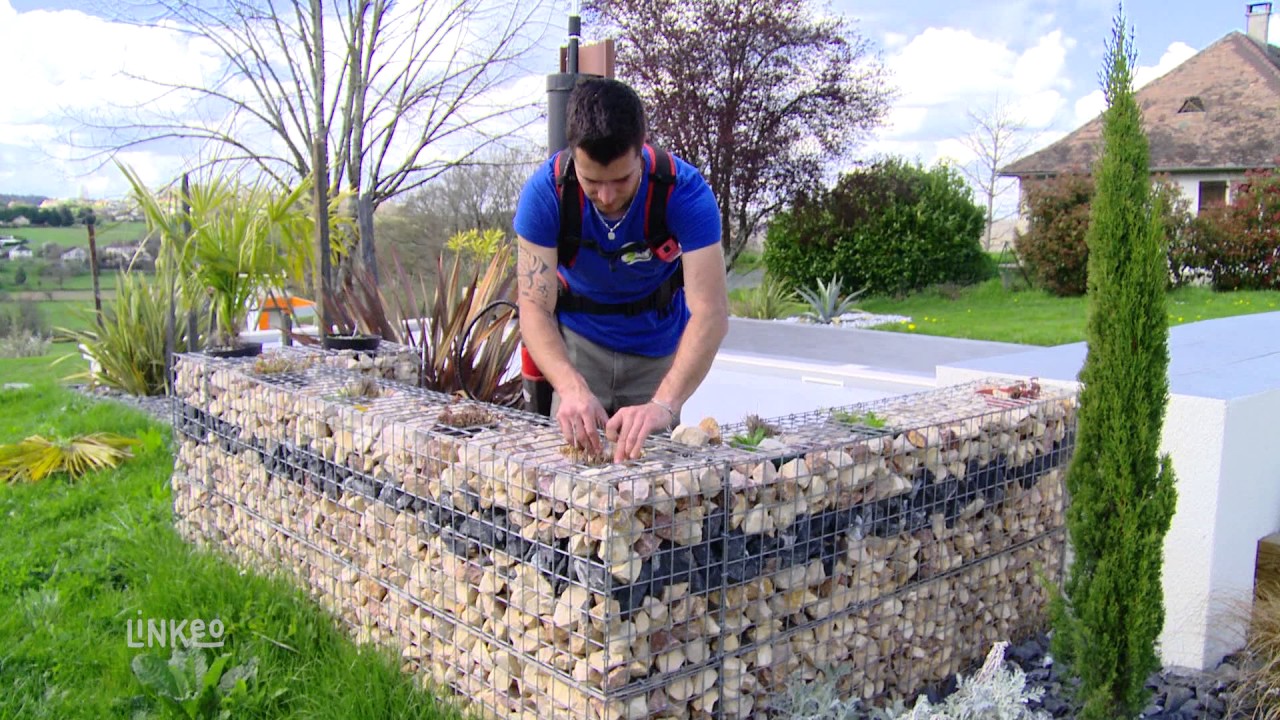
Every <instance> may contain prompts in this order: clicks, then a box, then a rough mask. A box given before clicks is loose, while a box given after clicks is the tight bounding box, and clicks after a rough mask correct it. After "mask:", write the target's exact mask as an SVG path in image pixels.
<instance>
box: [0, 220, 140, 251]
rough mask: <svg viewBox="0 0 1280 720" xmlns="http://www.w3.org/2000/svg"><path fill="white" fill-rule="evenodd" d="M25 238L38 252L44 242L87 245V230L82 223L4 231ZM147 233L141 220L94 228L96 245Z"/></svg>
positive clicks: (122, 241) (108, 243)
mask: <svg viewBox="0 0 1280 720" xmlns="http://www.w3.org/2000/svg"><path fill="white" fill-rule="evenodd" d="M4 233H5V234H6V235H9V234H12V235H15V236H17V237H20V238H26V239H27V240H28V241H29V242H30V247H31V249H32V251H33V252H39V250H40V247H41V246H42V245H44V244H45V243H50V242H51V243H57V244H59V245H63V246H65V247H75V246H80V247H84V248H87V247H89V231H88V230H87V229H86V228H85V226H84V225H73V226H71V227H60V228H57V227H25V228H9V229H7V230H5V231H4ZM146 234H147V224H146V223H142V222H122V223H113V222H109V223H102V224H99V225H98V226H97V228H96V233H95V241H96V242H97V244H98V247H103V246H106V245H112V244H115V243H132V242H137V241H139V240H142V239H143V238H144V237H146Z"/></svg>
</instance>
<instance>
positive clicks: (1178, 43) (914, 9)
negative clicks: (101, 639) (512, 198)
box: [0, 0, 1280, 198]
mask: <svg viewBox="0 0 1280 720" xmlns="http://www.w3.org/2000/svg"><path fill="white" fill-rule="evenodd" d="M550 1H551V2H553V3H558V4H555V5H550V6H549V7H548V10H547V12H548V15H549V17H548V27H549V28H551V30H550V31H549V33H548V40H547V42H548V43H549V44H548V47H552V48H553V47H554V46H555V43H557V42H559V41H561V40H562V37H559V36H557V35H558V34H560V35H562V32H561V31H560V30H558V29H557V28H558V27H563V25H562V24H561V22H560V21H559V20H558V19H557V18H558V17H563V16H564V15H565V14H567V11H568V8H569V5H568V2H567V0H550ZM1245 5H1246V3H1245V2H1243V1H1237V0H1135V1H1132V2H1129V3H1127V4H1126V6H1125V13H1126V15H1127V16H1128V19H1129V21H1130V23H1131V25H1132V26H1133V28H1134V33H1135V40H1136V47H1137V51H1138V70H1137V73H1136V79H1137V82H1138V83H1139V84H1143V83H1145V82H1149V81H1150V80H1151V79H1154V78H1155V77H1158V76H1160V75H1161V74H1163V73H1165V72H1167V71H1168V70H1170V69H1171V68H1173V67H1175V66H1176V65H1177V64H1178V63H1180V62H1182V61H1183V60H1185V59H1186V58H1188V57H1190V56H1191V55H1193V54H1195V53H1196V52H1197V51H1199V50H1202V49H1204V48H1205V47H1208V46H1209V45H1210V44H1212V43H1213V42H1214V41H1215V40H1217V39H1219V38H1220V37H1222V36H1223V35H1225V34H1226V33H1228V32H1230V31H1232V30H1243V29H1244V25H1245ZM104 7H108V5H105V4H103V3H100V2H84V1H83V0H0V47H3V48H5V54H6V57H7V58H8V59H9V63H8V67H7V68H6V72H5V73H3V74H0V97H2V98H4V99H5V100H4V101H3V102H2V103H0V193H11V194H30V195H43V196H48V197H55V198H71V197H89V198H102V197H120V196H123V195H124V194H125V192H126V185H125V182H124V179H123V177H121V175H120V173H119V171H118V170H116V169H115V168H114V166H112V165H110V164H105V165H104V164H103V158H102V157H98V158H96V159H92V160H89V161H85V160H82V159H80V156H81V155H83V154H84V151H83V150H82V149H77V147H76V139H77V138H83V137H84V128H83V125H81V124H80V123H81V122H82V121H83V118H85V117H87V116H92V115H95V114H98V115H101V114H111V113H117V112H121V111H122V110H121V109H122V108H128V107H129V106H131V105H139V104H143V105H146V106H147V107H150V108H155V107H157V106H158V107H164V103H166V102H174V103H176V101H174V100H172V99H157V98H156V97H155V90H154V87H152V86H147V85H146V84H143V83H139V82H138V81H136V80H131V79H130V78H129V77H128V76H129V75H131V74H132V75H143V76H147V77H151V78H153V79H159V80H183V81H187V80H190V79H191V78H193V77H199V76H200V75H201V73H206V72H210V71H211V69H212V68H214V67H215V66H216V64H217V56H216V55H215V54H214V53H213V52H212V51H211V50H210V48H208V47H207V46H202V45H201V44H200V43H196V42H192V41H190V40H189V39H187V38H185V37H183V36H181V35H180V34H178V33H174V32H171V31H168V30H164V29H160V28H143V27H137V26H134V25H129V24H124V23H120V22H116V21H113V20H111V19H109V18H108V16H107V15H106V14H105V12H106V11H104V10H103V9H102V8H104ZM827 10H828V11H829V12H832V13H836V14H841V15H844V16H845V17H847V18H849V19H850V20H852V21H853V22H854V23H855V24H854V27H855V28H856V30H857V31H858V32H859V33H860V34H862V35H863V36H864V37H865V38H867V39H868V40H869V41H870V43H871V47H872V49H873V50H874V51H875V52H877V53H878V54H879V55H880V57H881V59H882V60H883V62H884V64H885V66H886V67H887V68H888V69H889V71H890V72H891V80H890V81H891V83H892V84H893V85H894V86H896V87H897V88H898V94H897V98H896V99H895V101H894V105H893V108H892V109H891V111H890V114H889V121H888V123H887V124H886V126H885V127H883V128H881V129H880V130H879V131H878V132H876V133H875V135H874V136H873V137H872V138H871V139H870V140H869V141H868V142H867V143H866V144H864V145H863V146H861V147H860V148H858V150H857V151H856V153H855V154H856V155H858V156H860V157H869V156H872V155H876V154H887V153H892V154H899V155H905V156H907V157H910V158H915V159H918V160H920V161H921V162H923V163H926V164H929V163H933V162H935V161H938V160H939V159H948V160H950V161H953V162H956V163H961V164H963V163H966V162H970V161H972V154H971V153H970V152H969V151H968V150H967V149H966V148H965V147H964V145H963V143H961V142H960V139H961V138H962V137H964V136H965V135H966V134H967V133H968V132H969V131H970V130H971V128H972V121H971V119H970V118H969V115H968V113H969V112H979V113H981V112H984V111H988V110H990V109H991V108H993V107H995V106H996V105H997V104H1002V105H1004V106H1006V107H1007V108H1008V109H1009V110H1010V112H1011V114H1012V115H1013V116H1015V117H1016V118H1018V119H1020V120H1021V121H1022V123H1023V124H1024V125H1025V126H1026V133H1027V138H1028V142H1029V143H1030V147H1029V150H1034V149H1037V148H1039V147H1043V146H1045V145H1047V144H1049V143H1051V142H1053V141H1054V140H1056V139H1058V138H1060V137H1062V136H1063V135H1065V134H1066V133H1068V132H1070V131H1071V130H1073V129H1074V128H1076V127H1078V126H1079V125H1080V124H1082V123H1084V122H1085V121H1087V120H1089V119H1090V118H1092V117H1093V116H1095V115H1096V114H1097V113H1099V112H1100V111H1101V110H1102V109H1103V107H1104V103H1103V99H1102V93H1101V91H1100V89H1099V83H1098V73H1099V70H1100V68H1101V64H1102V55H1103V50H1104V43H1105V42H1106V40H1107V39H1108V38H1109V36H1110V32H1111V23H1112V18H1113V15H1114V14H1115V10H1116V4H1115V3H1114V2H1112V1H1111V0H981V1H978V0H916V1H915V2H902V0H832V2H831V4H830V5H829V7H828V8H827ZM117 12H119V10H117ZM584 34H585V35H586V36H587V37H588V38H590V37H591V35H590V28H586V29H585V33H584ZM1270 40H1271V42H1272V43H1275V44H1280V2H1277V3H1276V15H1275V16H1274V17H1273V18H1272V22H1271V30H1270ZM554 58H555V55H554V50H551V51H549V52H547V53H546V58H545V59H546V62H545V65H546V67H541V68H540V67H536V61H537V58H535V59H534V60H535V63H534V64H535V66H534V67H530V68H529V72H528V74H527V76H525V77H523V78H519V79H517V80H516V81H515V82H513V83H512V84H511V86H510V88H509V92H510V94H511V95H512V96H513V97H515V96H520V97H526V98H529V97H532V98H537V97H538V96H539V94H540V93H542V92H544V88H545V85H544V80H543V78H542V75H544V74H546V73H547V72H550V71H551V70H552V69H553V68H552V64H553V63H554V62H555V60H554ZM174 109H175V110H177V109H180V108H178V107H177V105H176V104H175V107H174ZM531 136H532V137H545V130H539V129H538V128H534V129H533V130H532V132H531ZM120 158H121V159H122V160H123V161H124V162H126V163H128V164H129V165H130V166H131V167H133V168H134V169H135V170H136V171H138V173H139V174H140V175H141V176H142V177H143V178H144V179H145V180H146V181H148V182H149V183H161V182H164V181H166V180H168V179H169V178H171V177H172V176H173V175H174V174H176V172H177V171H178V168H179V167H180V165H181V162H182V156H181V155H180V154H179V151H177V149H176V148H174V147H173V146H144V147H140V148H132V149H130V150H128V151H127V152H124V153H122V154H121V156H120Z"/></svg>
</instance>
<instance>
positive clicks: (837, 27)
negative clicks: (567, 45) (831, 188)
mask: <svg viewBox="0 0 1280 720" xmlns="http://www.w3.org/2000/svg"><path fill="white" fill-rule="evenodd" d="M588 19H590V20H592V22H591V23H589V24H588V26H589V27H596V25H597V23H600V24H601V25H602V26H603V27H604V28H605V30H606V31H613V32H616V33H617V34H618V37H619V44H618V68H619V76H620V77H623V78H625V79H626V80H627V81H628V82H629V83H631V84H632V85H633V86H634V87H635V88H636V90H637V92H639V93H640V95H641V96H642V97H644V98H645V100H646V101H647V104H648V107H649V111H650V118H651V119H650V128H649V129H650V134H651V136H652V137H653V139H654V141H655V142H658V143H661V144H663V145H664V146H666V147H667V148H668V149H670V150H671V151H673V152H675V153H676V154H677V155H679V156H681V157H683V158H685V159H686V160H688V161H689V162H691V163H693V164H694V165H696V166H698V167H699V168H700V169H701V170H702V171H703V173H704V174H705V175H706V178H707V182H708V183H709V184H710V185H711V189H712V191H713V192H714V193H715V196H716V201H717V203H718V204H719V206H720V218H721V225H722V229H723V230H722V231H723V238H722V242H723V244H724V248H725V259H726V262H727V263H729V264H730V265H732V263H733V260H734V259H735V258H736V257H737V255H738V253H740V252H741V251H742V249H743V247H744V246H745V245H746V243H747V240H748V239H749V238H750V237H751V235H752V234H753V233H754V232H755V230H756V228H757V227H758V225H759V223H760V221H761V220H762V219H763V218H764V217H766V216H767V215H769V214H770V213H772V212H773V211H774V210H776V209H777V208H778V207H779V206H780V205H781V204H782V203H784V202H786V201H788V200H789V199H790V198H791V197H793V196H794V195H795V194H796V193H797V192H799V191H800V190H803V189H806V188H810V187H812V186H814V185H816V184H820V183H821V182H822V181H823V179H824V177H823V176H824V173H825V172H826V171H827V170H829V169H831V168H832V167H834V166H836V165H837V164H838V163H839V162H840V161H842V160H844V159H846V158H847V157H848V155H849V153H850V151H851V150H852V149H853V148H854V147H856V145H857V144H858V142H859V141H861V140H862V139H864V138H865V137H866V135H867V134H868V132H869V131H871V130H872V129H874V128H875V127H876V126H878V125H879V124H880V122H881V121H882V120H883V118H884V116H885V113H886V112H887V110H888V105H889V100H890V99H891V97H892V92H891V91H890V90H889V88H888V87H887V84H886V82H885V78H886V74H885V70H884V67H883V64H882V63H881V62H880V60H879V58H878V57H876V56H875V55H874V54H873V52H872V51H871V48H870V46H869V43H868V42H867V40H866V39H865V38H863V37H862V36H860V35H859V34H858V33H857V32H855V30H854V29H853V27H852V26H851V24H850V23H849V22H848V21H846V20H844V19H842V18H838V17H831V16H826V15H822V14H820V13H819V11H818V10H817V8H816V7H815V6H813V5H812V4H811V3H810V2H809V0H742V1H741V2H740V1H739V0H594V5H593V6H592V7H591V8H589V13H588Z"/></svg>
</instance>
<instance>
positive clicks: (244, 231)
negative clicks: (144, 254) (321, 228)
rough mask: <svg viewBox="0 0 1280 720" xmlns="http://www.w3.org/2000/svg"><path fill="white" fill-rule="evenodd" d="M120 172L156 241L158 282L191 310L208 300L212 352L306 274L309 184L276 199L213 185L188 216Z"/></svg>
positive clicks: (264, 190) (192, 195) (271, 192)
mask: <svg viewBox="0 0 1280 720" xmlns="http://www.w3.org/2000/svg"><path fill="white" fill-rule="evenodd" d="M120 169H121V171H122V172H123V173H124V174H125V177H127V178H128V179H129V182H130V184H131V185H132V186H133V193H134V197H135V198H136V199H137V201H138V204H139V205H140V207H141V208H142V211H143V215H144V216H145V217H146V219H147V225H148V228H149V229H150V230H151V231H153V232H156V233H158V234H159V236H160V241H161V245H162V248H161V252H160V254H159V257H158V258H157V260H156V268H157V273H156V275H157V280H159V281H160V282H161V283H162V284H166V285H167V286H168V287H170V288H172V289H173V291H174V292H176V293H178V294H180V295H182V296H183V297H184V298H186V299H187V300H188V301H189V303H190V304H192V305H195V304H198V303H199V302H200V296H201V295H203V294H205V293H207V294H208V295H209V297H210V300H211V303H212V306H213V310H214V314H215V322H216V330H215V337H214V338H213V340H212V343H211V344H212V345H213V346H215V347H230V346H233V345H235V344H236V342H237V340H238V339H239V336H240V330H241V328H242V327H243V326H244V321H245V316H246V314H247V313H248V312H249V310H250V304H251V302H252V301H253V299H254V298H256V297H257V296H258V295H259V294H260V293H262V292H263V291H269V290H276V289H279V288H281V287H283V285H284V284H285V281H286V280H287V279H288V278H290V277H301V276H302V273H303V271H304V270H305V269H306V268H307V267H308V266H309V264H310V258H311V245H310V243H309V242H308V241H307V239H308V237H310V229H311V227H312V226H313V224H312V223H313V221H312V219H311V218H310V217H309V215H308V213H307V212H306V208H305V207H304V201H305V199H306V198H307V190H308V188H309V186H310V183H309V181H303V182H301V183H299V184H298V186H297V187H295V188H292V189H290V190H288V191H287V192H278V191H277V190H276V189H274V188H272V187H270V186H268V185H266V184H265V183H263V182H258V183H255V184H251V185H245V184H242V183H239V182H231V181H228V180H226V179H223V178H214V179H212V180H210V181H209V182H207V183H198V184H196V185H193V186H192V187H191V188H190V189H189V190H188V192H187V196H186V201H187V204H188V205H189V208H190V209H189V211H187V212H183V211H181V210H178V209H176V208H173V207H171V205H172V204H174V203H171V202H170V200H174V199H176V198H170V197H162V196H160V195H157V194H155V193H152V192H151V191H150V190H148V189H147V187H146V185H145V184H144V183H143V182H142V180H141V179H140V178H139V177H138V176H137V175H136V174H135V173H133V172H132V171H131V170H129V169H128V168H126V167H123V166H121V168H120Z"/></svg>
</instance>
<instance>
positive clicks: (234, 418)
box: [173, 351, 1075, 720]
mask: <svg viewBox="0 0 1280 720" xmlns="http://www.w3.org/2000/svg"><path fill="white" fill-rule="evenodd" d="M294 352H296V353H297V356H298V357H300V358H301V357H305V358H310V361H308V362H306V363H304V364H303V365H302V366H301V368H300V369H299V370H297V371H296V372H292V373H284V374H276V375H268V374H255V373H254V372H253V369H252V365H251V364H249V363H246V362H243V361H225V360H218V361H215V360H210V359H208V358H204V357H202V356H197V355H188V356H180V357H179V359H178V361H177V364H176V369H175V373H176V378H175V389H176V390H175V404H174V414H175V416H174V420H175V428H176V435H177V460H176V467H175V471H174V475H173V490H174V510H175V513H176V521H177V524H178V526H179V528H180V530H181V531H182V532H183V534H184V535H185V536H186V537H188V538H189V539H192V540H194V541H198V542H206V543H210V544H212V545H214V546H217V547H219V548H223V549H225V550H228V551H230V552H231V553H233V554H234V555H236V556H237V557H238V558H240V559H241V560H243V561H244V562H246V563H248V564H250V565H252V566H257V567H262V568H266V569H271V570H275V569H280V568H283V569H286V570H288V571H291V572H292V573H293V574H295V575H296V576H297V577H298V578H299V579H300V580H301V581H302V583H303V584H304V585H305V586H306V587H307V588H309V590H310V591H311V592H312V593H313V594H314V595H315V596H316V597H317V598H318V599H319V600H320V601H321V602H322V603H323V604H324V605H325V606H326V607H328V608H329V609H330V610H332V611H333V612H334V613H336V614H337V615H338V616H339V617H340V618H342V619H343V620H344V621H346V622H347V623H349V624H350V625H351V626H352V627H353V628H354V629H355V632H356V634H357V636H358V638H359V639H360V640H362V641H373V642H378V643H384V644H388V645H392V646H394V647H396V648H398V649H399V650H400V652H401V655H402V657H403V658H404V660H405V667H406V669H408V670H412V671H420V672H422V673H423V674H424V676H426V677H427V678H429V679H431V680H434V681H436V682H439V683H446V684H448V685H450V686H452V687H453V688H454V689H455V690H456V691H457V692H458V693H459V694H460V695H461V696H463V697H465V698H469V699H470V700H472V701H474V702H475V703H476V704H477V706H478V708H479V709H481V710H482V711H483V712H484V714H486V715H489V716H497V717H522V718H545V717H574V718H593V719H594V718H608V719H610V720H615V719H622V718H642V717H646V718H647V717H656V718H710V717H724V718H763V717H766V715H767V711H768V709H769V701H770V698H771V697H772V696H774V695H776V694H777V693H778V691H779V689H780V688H781V687H782V686H783V684H784V683H788V682H795V681H804V680H806V679H812V678H814V677H816V676H817V674H818V673H820V672H823V671H824V670H825V669H827V668H831V667H836V666H841V665H843V666H846V667H848V668H849V669H850V670H851V672H848V673H847V674H844V675H843V676H842V679H841V683H842V684H841V690H842V691H843V692H845V693H846V694H847V695H848V696H852V697H861V698H864V699H867V700H886V699H895V698H913V697H914V696H915V695H916V694H917V693H918V692H920V691H921V690H922V689H923V688H924V687H925V686H927V685H929V684H932V683H937V682H943V681H945V680H946V679H947V678H949V677H950V676H952V675H954V674H955V673H956V672H957V671H960V670H961V669H963V668H965V667H967V666H968V665H970V664H971V663H973V662H976V661H980V660H981V658H982V657H983V655H984V654H985V652H986V649H987V648H989V647H990V646H991V644H992V643H993V642H995V641H998V640H1006V639H1012V638H1015V637H1020V636H1022V635H1025V634H1027V633H1029V632H1031V631H1033V630H1035V629H1038V628H1040V627H1041V625H1042V621H1043V617H1044V611H1045V607H1046V603H1047V594H1046V590H1045V588H1044V586H1043V583H1042V578H1043V577H1047V578H1049V579H1050V580H1056V579H1057V578H1058V577H1059V576H1060V573H1061V563H1062V556H1063V547H1064V534H1063V505H1064V495H1063V487H1062V486H1063V483H1062V480H1063V475H1064V473H1065V471H1066V467H1067V464H1068V461H1069V459H1070V453H1071V449H1072V446H1073V442H1074V436H1075V399H1074V396H1073V395H1072V394H1070V393H1068V392H1066V391H1058V390H1042V391H1041V392H1039V393H1038V395H1037V396H1036V397H1033V398H1025V397H1024V398H1022V399H1019V400H1008V399H1006V400H999V399H997V398H995V397H992V396H990V395H983V394H980V393H978V392H976V390H978V389H979V387H980V386H983V387H985V386H986V385H989V383H988V384H986V385H983V384H973V385H965V386H958V387H953V388H948V389H945V390H939V391H935V392H927V393H921V394H918V395H911V396H904V397H900V398H894V399H890V400H884V401H879V402H876V403H871V404H866V405H860V406H855V407H849V408H842V409H841V410H842V411H844V412H830V411H822V412H813V413H806V414H803V415H795V416H790V417H786V418H780V419H777V420H773V421H771V423H772V424H773V425H775V426H777V428H778V430H779V435H778V437H777V438H776V442H775V441H771V442H770V443H769V444H768V445H767V446H764V447H765V449H761V448H747V449H739V448H735V447H732V446H703V447H696V448H695V447H688V446H685V445H680V444H675V443H672V442H667V441H662V440H652V441H650V444H649V446H648V448H647V450H646V456H645V458H644V459H642V460H640V461H636V462H631V463H626V464H622V465H605V466H600V467H589V466H586V465H580V464H575V463H574V462H573V461H572V460H571V459H570V458H568V457H566V455H565V454H563V453H562V452H561V450H562V441H561V439H560V437H559V433H558V430H557V429H556V428H555V427H553V426H552V425H551V424H550V423H549V422H548V421H547V420H546V419H544V418H540V417H535V416H531V415H527V414H524V413H520V412H517V411H509V410H505V409H502V408H497V407H493V406H484V409H487V410H488V411H489V412H488V413H480V415H486V416H487V417H489V418H491V422H487V423H484V424H482V425H479V426H474V427H462V428H459V427H454V426H452V425H442V424H440V423H439V422H437V419H438V418H439V417H440V415H441V413H442V412H443V411H444V409H445V408H446V407H448V406H450V403H453V405H452V409H453V410H457V409H458V407H459V404H465V403H466V402H468V401H460V400H457V399H454V398H450V397H448V396H445V395H441V394H438V393H431V392H427V391H423V390H419V389H417V388H414V387H412V386H409V385H404V384H399V383H395V382H393V381H389V380H386V379H383V378H386V377H388V373H387V368H388V367H390V368H391V372H390V376H392V377H402V373H400V372H399V371H398V370H397V369H396V365H397V364H402V363H401V362H400V360H392V361H390V362H389V363H388V362H383V363H382V364H378V363H377V362H376V361H366V360H365V359H362V358H351V357H346V358H341V359H339V356H336V355H333V356H329V355H325V354H322V353H315V352H309V353H308V352H300V351H294ZM407 364H409V365H412V362H411V361H409V362H408V363H407ZM353 371H354V372H360V373H366V374H369V375H372V376H375V377H377V378H379V379H378V380H377V382H376V384H377V385H378V392H377V393H376V394H375V396H373V397H365V396H352V394H351V393H346V392H344V391H343V388H345V387H349V386H350V382H349V381H350V379H351V373H352V372H353ZM869 411H870V412H874V417H875V418H877V423H876V424H877V425H878V424H879V421H883V423H884V425H883V427H870V426H868V425H866V424H859V420H858V418H860V417H867V415H866V413H867V412H869ZM454 415H455V416H456V415H457V413H454ZM468 415H470V416H474V415H475V413H464V414H463V416H468ZM851 418H852V420H851ZM740 431H741V428H740V427H735V426H728V427H725V428H724V430H723V437H724V438H726V439H728V438H731V437H733V436H734V434H735V433H738V432H740Z"/></svg>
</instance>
